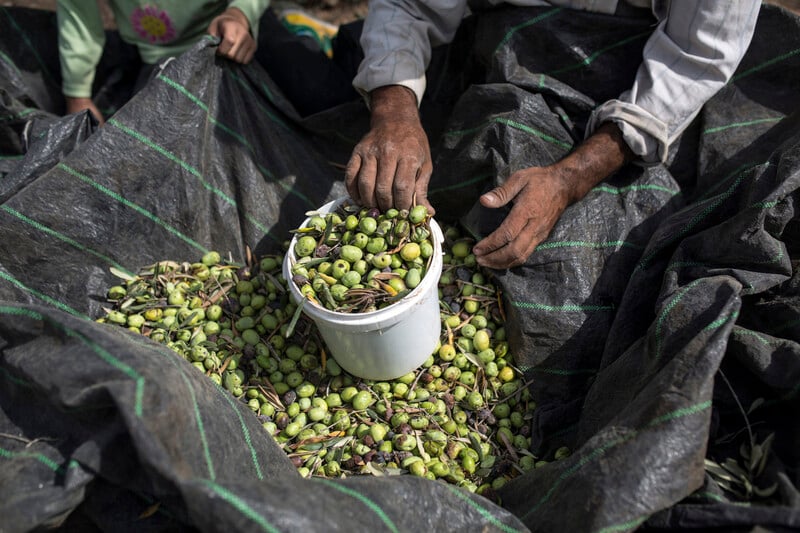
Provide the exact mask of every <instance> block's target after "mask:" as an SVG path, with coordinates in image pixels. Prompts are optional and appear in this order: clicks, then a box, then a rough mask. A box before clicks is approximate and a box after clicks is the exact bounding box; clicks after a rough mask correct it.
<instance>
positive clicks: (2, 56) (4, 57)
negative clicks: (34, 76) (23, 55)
mask: <svg viewBox="0 0 800 533" xmlns="http://www.w3.org/2000/svg"><path fill="white" fill-rule="evenodd" d="M0 9H2V8H0ZM0 59H2V60H3V61H4V62H5V63H7V64H8V65H9V66H10V67H11V68H13V69H14V70H15V71H16V72H17V76H19V77H20V78H21V77H22V72H20V70H19V68H18V67H17V65H15V64H14V60H13V59H11V58H10V57H8V55H6V54H4V53H3V51H2V50H0Z"/></svg>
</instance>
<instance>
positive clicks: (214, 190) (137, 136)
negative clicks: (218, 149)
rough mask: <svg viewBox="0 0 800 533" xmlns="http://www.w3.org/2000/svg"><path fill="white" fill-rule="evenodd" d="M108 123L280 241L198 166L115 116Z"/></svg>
mask: <svg viewBox="0 0 800 533" xmlns="http://www.w3.org/2000/svg"><path fill="white" fill-rule="evenodd" d="M106 124H111V125H112V126H115V127H117V128H118V129H120V130H121V131H122V132H124V133H126V134H128V135H130V136H131V137H133V138H134V139H136V140H137V141H139V142H141V143H142V144H144V145H145V146H147V147H149V148H152V149H153V150H155V151H156V152H158V153H160V154H161V155H163V156H164V157H166V158H167V159H169V160H170V161H172V162H174V163H177V164H178V165H179V166H180V167H181V168H182V169H184V170H186V171H187V172H189V173H190V174H191V175H192V176H194V177H196V178H198V179H199V180H200V183H201V184H202V185H203V187H205V189H206V190H208V191H211V192H212V193H214V194H215V195H217V196H218V197H220V198H222V199H223V200H224V201H225V202H227V203H229V204H230V205H232V206H233V207H235V208H236V210H237V211H238V212H239V213H241V215H242V216H243V217H244V218H245V219H246V220H247V221H248V222H250V223H251V224H253V225H254V226H255V227H256V228H258V230H259V231H260V232H262V233H263V234H264V235H266V236H267V237H270V238H271V239H273V240H275V241H279V240H278V239H277V238H276V237H274V236H272V234H270V231H269V229H267V227H266V226H264V225H263V224H261V223H260V222H259V221H257V220H256V219H254V218H253V217H252V216H251V215H250V214H248V213H245V212H243V211H242V210H241V208H240V207H239V205H238V204H237V203H236V200H234V199H233V198H231V197H230V196H228V195H227V194H225V193H224V192H223V191H221V190H220V189H218V188H216V187H214V186H213V185H211V184H210V183H208V182H207V181H206V180H205V178H204V177H203V175H202V174H201V173H200V171H199V170H197V169H196V168H194V167H193V166H191V165H190V164H189V163H187V162H186V161H184V160H182V159H181V158H179V157H178V156H176V155H175V154H173V153H172V152H170V151H169V150H167V149H166V148H163V147H162V146H159V145H158V144H156V143H154V142H153V141H151V140H150V139H148V138H147V137H145V136H144V135H142V134H141V133H139V132H137V131H134V130H133V129H131V128H128V127H127V126H123V125H122V124H120V123H119V122H118V121H117V120H115V119H113V118H112V119H108V121H107V122H106ZM280 242H282V241H280Z"/></svg>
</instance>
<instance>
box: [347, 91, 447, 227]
mask: <svg viewBox="0 0 800 533" xmlns="http://www.w3.org/2000/svg"><path fill="white" fill-rule="evenodd" d="M371 110H372V121H371V127H370V131H369V133H367V135H365V136H364V138H363V139H361V141H360V142H359V143H358V145H357V146H356V147H355V149H354V150H353V154H352V155H351V156H350V161H349V162H348V163H347V168H346V170H345V184H346V186H347V191H348V192H349V193H350V197H351V198H353V200H355V201H356V202H357V203H359V204H361V205H365V206H369V207H378V208H379V209H381V210H384V211H385V210H386V209H389V208H391V207H395V208H397V209H408V208H410V207H411V205H412V203H413V202H416V204H421V205H425V206H426V207H427V208H428V209H429V210H430V212H431V213H434V210H433V207H432V206H431V205H430V203H429V202H428V183H429V181H430V177H431V172H432V170H433V165H432V162H431V151H430V145H429V144H428V137H427V135H426V134H425V131H424V130H423V128H422V124H421V123H420V120H419V112H418V111H417V102H416V96H415V95H414V93H413V92H411V91H410V90H409V89H407V88H405V87H401V86H399V85H393V86H387V87H382V88H380V89H376V90H375V91H373V92H372V94H371Z"/></svg>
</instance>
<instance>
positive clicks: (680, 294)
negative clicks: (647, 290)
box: [655, 278, 703, 361]
mask: <svg viewBox="0 0 800 533" xmlns="http://www.w3.org/2000/svg"><path fill="white" fill-rule="evenodd" d="M701 281H703V279H702V278H701V279H696V280H694V281H693V282H691V283H690V284H689V285H687V286H686V287H684V288H683V289H681V290H680V292H678V294H677V295H675V296H674V297H672V298H671V299H670V301H669V302H668V303H667V305H666V306H664V309H662V310H661V312H660V313H659V315H658V319H656V329H655V336H656V357H655V361H658V360H659V359H661V342H662V338H663V335H662V326H663V324H664V322H665V321H666V319H667V316H668V315H669V313H670V311H672V309H674V308H675V306H676V305H678V303H680V301H681V300H682V299H683V297H684V296H685V295H686V293H687V292H689V291H690V290H691V289H692V288H693V287H695V286H696V285H697V284H698V283H700V282H701Z"/></svg>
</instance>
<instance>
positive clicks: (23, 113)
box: [0, 107, 39, 122]
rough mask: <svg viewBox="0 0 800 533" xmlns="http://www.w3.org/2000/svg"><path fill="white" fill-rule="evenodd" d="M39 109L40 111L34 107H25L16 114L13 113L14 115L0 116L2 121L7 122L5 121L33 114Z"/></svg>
mask: <svg viewBox="0 0 800 533" xmlns="http://www.w3.org/2000/svg"><path fill="white" fill-rule="evenodd" d="M37 111H39V110H38V109H36V108H34V107H26V108H25V109H23V110H22V111H20V112H19V113H16V114H13V115H2V116H0V121H2V122H5V121H8V120H14V119H18V118H25V117H27V116H28V115H33V114H34V113H36V112H37Z"/></svg>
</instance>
